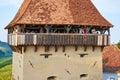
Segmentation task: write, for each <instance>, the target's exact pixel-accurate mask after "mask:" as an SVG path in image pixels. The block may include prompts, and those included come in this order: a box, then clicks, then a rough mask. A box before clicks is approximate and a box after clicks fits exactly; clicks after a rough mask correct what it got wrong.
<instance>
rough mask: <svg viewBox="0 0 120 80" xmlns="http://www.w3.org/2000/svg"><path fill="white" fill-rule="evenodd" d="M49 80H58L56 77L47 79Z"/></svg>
mask: <svg viewBox="0 0 120 80" xmlns="http://www.w3.org/2000/svg"><path fill="white" fill-rule="evenodd" d="M47 80H58V78H57V77H56V76H50V77H48V78H47Z"/></svg>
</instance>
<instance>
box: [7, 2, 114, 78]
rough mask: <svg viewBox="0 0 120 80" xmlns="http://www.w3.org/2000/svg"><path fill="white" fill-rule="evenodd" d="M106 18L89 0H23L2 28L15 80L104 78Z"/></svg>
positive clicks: (107, 25) (108, 30) (107, 35)
mask: <svg viewBox="0 0 120 80" xmlns="http://www.w3.org/2000/svg"><path fill="white" fill-rule="evenodd" d="M111 27H113V25H112V24H111V23H110V22H108V21H107V20H106V19H105V18H104V17H103V16H102V15H101V14H100V13H99V12H98V10H97V9H96V8H95V6H94V5H93V4H92V2H91V0H24V2H23V4H22V5H21V7H20V9H19V11H18V13H17V15H16V16H15V18H14V19H13V20H12V22H11V23H10V24H9V25H8V26H7V27H6V28H5V29H8V43H9V45H10V46H11V48H12V50H13V71H12V79H13V80H102V49H103V47H104V46H106V45H109V44H110V42H109V39H110V28H111Z"/></svg>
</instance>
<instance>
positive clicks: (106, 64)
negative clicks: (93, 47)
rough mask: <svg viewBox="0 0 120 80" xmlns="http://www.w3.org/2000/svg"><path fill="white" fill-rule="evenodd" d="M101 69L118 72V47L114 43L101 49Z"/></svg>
mask: <svg viewBox="0 0 120 80" xmlns="http://www.w3.org/2000/svg"><path fill="white" fill-rule="evenodd" d="M103 71H105V72H120V49H118V48H117V47H116V46H115V45H111V46H107V47H105V48H104V50H103Z"/></svg>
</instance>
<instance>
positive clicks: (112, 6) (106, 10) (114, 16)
mask: <svg viewBox="0 0 120 80" xmlns="http://www.w3.org/2000/svg"><path fill="white" fill-rule="evenodd" d="M22 2H23V0H0V40H1V41H4V42H7V30H5V29H4V27H6V26H7V25H8V24H9V23H10V22H11V21H12V19H13V18H14V16H15V15H16V13H17V11H18V9H19V7H20V5H21V4H22ZM92 2H93V3H94V5H95V6H96V8H97V9H98V10H99V12H100V13H101V14H102V15H103V16H104V17H105V18H106V19H107V20H108V21H109V22H111V23H112V24H113V25H114V27H113V28H111V44H113V43H117V42H118V41H120V0H115V1H114V0H92Z"/></svg>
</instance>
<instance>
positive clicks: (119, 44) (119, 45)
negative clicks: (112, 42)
mask: <svg viewBox="0 0 120 80" xmlns="http://www.w3.org/2000/svg"><path fill="white" fill-rule="evenodd" d="M117 47H118V48H119V49H120V41H119V42H118V43H117Z"/></svg>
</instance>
